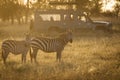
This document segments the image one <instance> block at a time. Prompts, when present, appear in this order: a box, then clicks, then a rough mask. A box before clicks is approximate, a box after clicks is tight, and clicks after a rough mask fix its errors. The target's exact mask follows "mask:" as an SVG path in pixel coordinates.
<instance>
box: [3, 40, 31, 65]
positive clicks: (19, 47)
mask: <svg viewBox="0 0 120 80" xmlns="http://www.w3.org/2000/svg"><path fill="white" fill-rule="evenodd" d="M1 48H2V58H3V62H4V64H5V63H6V59H7V56H8V54H9V53H12V54H15V55H18V54H22V62H26V54H27V52H28V50H29V49H30V44H29V41H27V38H26V40H22V41H16V40H5V41H3V43H2V47H1Z"/></svg>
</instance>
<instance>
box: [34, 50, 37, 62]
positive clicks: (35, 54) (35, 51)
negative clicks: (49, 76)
mask: <svg viewBox="0 0 120 80" xmlns="http://www.w3.org/2000/svg"><path fill="white" fill-rule="evenodd" d="M37 52H38V49H33V58H34V61H35V63H37V60H36V57H37Z"/></svg>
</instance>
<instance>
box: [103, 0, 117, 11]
mask: <svg viewBox="0 0 120 80" xmlns="http://www.w3.org/2000/svg"><path fill="white" fill-rule="evenodd" d="M115 4H116V2H115V0H103V7H102V10H103V12H105V11H113V10H114V6H115Z"/></svg>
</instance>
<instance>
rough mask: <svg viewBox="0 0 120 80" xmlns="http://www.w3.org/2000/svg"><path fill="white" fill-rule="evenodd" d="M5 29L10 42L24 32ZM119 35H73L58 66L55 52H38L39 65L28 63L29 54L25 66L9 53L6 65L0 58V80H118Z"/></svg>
mask: <svg viewBox="0 0 120 80" xmlns="http://www.w3.org/2000/svg"><path fill="white" fill-rule="evenodd" d="M19 27H20V26H19ZM22 27H23V26H22ZM6 28H7V27H6ZM7 29H8V30H7ZM7 29H5V28H4V29H3V30H4V32H6V33H14V34H13V38H14V39H19V38H24V34H23V33H24V32H26V31H27V30H28V28H26V29H23V30H22V29H19V28H15V29H16V30H14V31H13V30H12V28H11V29H9V28H7ZM21 31H22V32H21ZM6 33H5V34H4V35H7V34H6ZM15 33H16V34H15ZM83 34H84V35H83ZM109 35H110V34H109ZM119 35H120V34H119V33H114V34H112V35H111V37H110V36H109V37H107V36H106V34H105V33H101V34H100V33H99V34H97V33H96V32H91V31H90V32H89V34H86V33H84V32H82V33H80V32H74V39H73V43H72V44H70V43H69V44H68V45H67V46H66V47H65V49H64V51H63V53H62V62H60V63H59V62H56V53H45V52H42V51H39V53H38V56H37V61H38V63H39V64H35V63H30V58H29V54H28V55H27V63H26V64H22V63H21V55H18V56H15V55H13V54H10V55H9V56H8V59H7V66H5V65H4V64H3V63H2V60H1V58H0V80H120V36H119ZM6 38H9V37H6ZM0 39H1V41H2V40H3V39H2V38H0Z"/></svg>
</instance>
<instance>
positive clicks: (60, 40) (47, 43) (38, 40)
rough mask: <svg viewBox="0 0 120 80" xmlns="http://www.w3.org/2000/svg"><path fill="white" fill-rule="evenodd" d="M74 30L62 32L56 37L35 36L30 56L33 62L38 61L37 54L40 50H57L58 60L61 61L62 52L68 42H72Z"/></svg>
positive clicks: (31, 43) (31, 44)
mask: <svg viewBox="0 0 120 80" xmlns="http://www.w3.org/2000/svg"><path fill="white" fill-rule="evenodd" d="M72 41H73V39H72V32H71V31H68V32H65V33H62V34H61V35H59V36H58V37H56V38H46V37H35V38H32V39H31V42H30V46H31V49H30V50H31V51H30V58H31V62H33V59H34V62H35V63H37V61H36V56H37V53H38V50H42V51H44V52H48V53H50V52H56V60H57V61H59V62H60V61H61V53H62V51H63V50H64V47H65V46H66V44H67V43H68V42H70V43H72Z"/></svg>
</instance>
